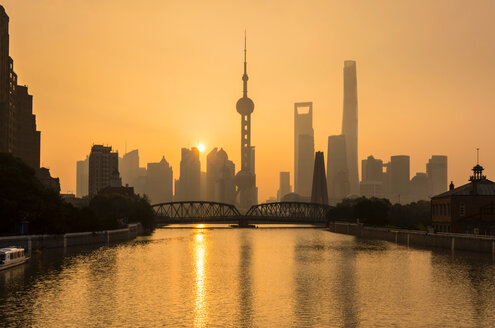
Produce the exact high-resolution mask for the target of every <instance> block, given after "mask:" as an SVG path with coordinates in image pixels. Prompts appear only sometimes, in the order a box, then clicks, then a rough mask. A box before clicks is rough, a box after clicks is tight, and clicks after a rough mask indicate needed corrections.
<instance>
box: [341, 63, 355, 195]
mask: <svg viewBox="0 0 495 328" xmlns="http://www.w3.org/2000/svg"><path fill="white" fill-rule="evenodd" d="M342 134H343V135H344V136H345V142H346V153H347V167H348V170H347V172H348V176H349V186H350V192H351V194H358V193H359V176H358V99H357V77H356V62H355V61H353V60H346V61H345V62H344V116H343V120H342Z"/></svg>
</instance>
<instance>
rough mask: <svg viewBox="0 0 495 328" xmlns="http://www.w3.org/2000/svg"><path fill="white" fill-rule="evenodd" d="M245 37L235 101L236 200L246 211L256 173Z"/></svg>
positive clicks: (254, 200) (252, 200)
mask: <svg viewBox="0 0 495 328" xmlns="http://www.w3.org/2000/svg"><path fill="white" fill-rule="evenodd" d="M248 79H249V78H248V75H247V61H246V38H245V37H244V74H243V75H242V82H243V91H242V98H240V99H239V100H238V101H237V104H236V109H237V112H238V113H239V114H241V170H240V171H239V172H237V175H236V185H237V194H238V202H239V204H238V205H239V207H240V208H241V210H243V211H246V210H248V209H249V208H250V207H251V206H252V205H254V204H256V203H257V201H258V195H257V188H256V173H255V170H254V147H252V146H251V113H252V112H253V111H254V102H253V101H252V100H251V99H250V98H249V97H248V96H247V82H248Z"/></svg>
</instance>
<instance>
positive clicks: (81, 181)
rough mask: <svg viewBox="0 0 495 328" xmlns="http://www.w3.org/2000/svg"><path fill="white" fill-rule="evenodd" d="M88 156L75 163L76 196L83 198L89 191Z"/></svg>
mask: <svg viewBox="0 0 495 328" xmlns="http://www.w3.org/2000/svg"><path fill="white" fill-rule="evenodd" d="M88 190H89V156H86V159H85V160H84V161H77V164H76V197H78V198H83V197H85V196H87V195H88V193H89V191H88Z"/></svg>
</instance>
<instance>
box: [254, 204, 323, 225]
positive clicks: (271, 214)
mask: <svg viewBox="0 0 495 328" xmlns="http://www.w3.org/2000/svg"><path fill="white" fill-rule="evenodd" d="M331 208H332V207H331V206H329V205H324V204H316V203H304V202H276V203H264V204H259V205H254V206H251V208H250V209H249V211H248V212H247V214H246V217H248V218H249V219H261V218H263V219H265V220H267V221H274V222H277V221H280V222H287V223H289V222H293V223H308V224H326V223H327V221H328V218H327V215H328V211H329V210H330V209H331Z"/></svg>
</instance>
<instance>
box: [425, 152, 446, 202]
mask: <svg viewBox="0 0 495 328" xmlns="http://www.w3.org/2000/svg"><path fill="white" fill-rule="evenodd" d="M426 174H427V175H428V196H429V197H433V196H436V195H439V194H441V193H443V192H446V191H447V156H441V155H433V156H432V157H431V158H430V159H429V160H428V163H427V164H426Z"/></svg>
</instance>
